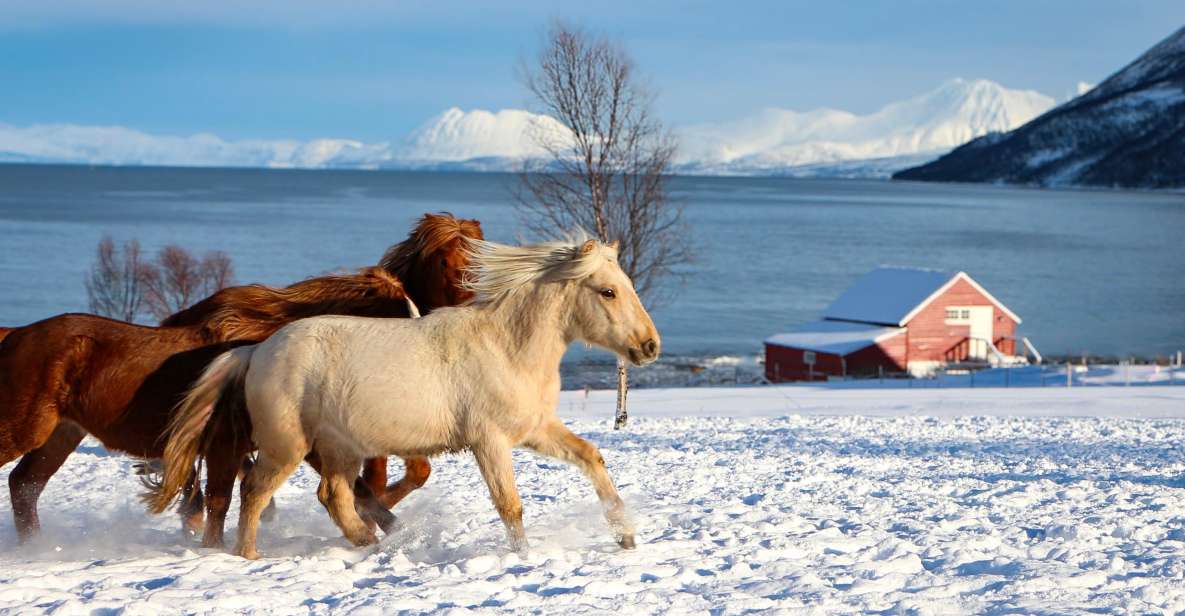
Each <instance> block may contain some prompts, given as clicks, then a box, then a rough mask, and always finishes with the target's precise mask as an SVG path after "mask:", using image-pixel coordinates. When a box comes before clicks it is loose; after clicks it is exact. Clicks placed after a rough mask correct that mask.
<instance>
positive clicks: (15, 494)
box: [8, 421, 86, 542]
mask: <svg viewBox="0 0 1185 616" xmlns="http://www.w3.org/2000/svg"><path fill="white" fill-rule="evenodd" d="M85 437H86V430H84V429H82V426H79V425H78V424H76V423H74V422H72V421H62V422H60V423H59V424H58V426H57V428H55V429H54V431H53V434H51V435H50V437H49V440H47V441H46V442H45V444H44V445H42V446H41V447H38V448H37V449H34V450H33V451H30V452H29V453H27V454H25V456H24V457H23V458H21V461H20V462H19V463H17V465H16V468H14V469H12V473H10V474H9V475H8V493H9V495H10V496H11V498H12V516H13V518H14V520H15V522H16V532H17V536H18V537H19V539H20V541H21V542H25V541H28V540H29V539H31V538H32V537H33V536H34V535H35V534H37V532H38V531H39V530H40V529H41V522H40V520H39V519H38V516H37V499H38V498H39V497H40V496H41V491H42V490H44V489H45V484H46V483H48V482H49V479H50V477H53V475H54V473H56V472H58V469H59V468H61V467H62V464H64V463H65V462H66V458H68V457H70V454H71V453H73V452H74V449H75V448H76V447H78V444H79V443H81V442H82V439H83V438H85Z"/></svg>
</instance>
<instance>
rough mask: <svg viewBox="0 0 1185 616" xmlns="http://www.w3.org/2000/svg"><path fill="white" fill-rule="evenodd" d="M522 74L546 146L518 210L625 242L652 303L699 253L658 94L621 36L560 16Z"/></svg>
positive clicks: (523, 179) (533, 227)
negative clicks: (673, 193)
mask: <svg viewBox="0 0 1185 616" xmlns="http://www.w3.org/2000/svg"><path fill="white" fill-rule="evenodd" d="M522 79H523V82H524V84H525V85H526V87H527V89H528V90H530V92H531V94H532V95H533V96H534V98H535V100H536V102H537V103H538V105H539V107H540V108H539V109H538V111H539V112H540V113H541V114H542V115H544V116H546V117H547V118H548V119H547V120H543V121H540V122H538V123H536V124H535V125H534V126H533V129H532V135H531V136H532V139H533V140H534V141H535V142H536V144H538V145H539V146H540V147H541V148H542V149H543V150H545V151H546V152H547V154H548V156H547V160H546V161H537V162H534V163H529V164H528V165H527V167H526V168H524V170H523V173H522V174H521V175H520V182H519V190H518V191H517V193H516V197H517V200H518V202H519V212H520V217H521V219H522V221H523V224H524V226H525V227H526V228H527V229H528V230H529V231H530V232H532V233H534V234H535V235H540V236H544V237H547V236H553V235H555V234H556V233H557V232H562V231H563V230H570V229H574V228H583V229H585V230H587V231H589V232H592V233H595V234H596V236H597V237H598V238H599V239H600V240H601V241H604V242H612V241H617V242H619V243H620V248H619V258H620V262H621V266H622V269H623V270H624V271H625V273H626V274H628V275H629V276H630V278H632V279H633V281H634V285H635V287H636V288H637V290H638V294H639V296H641V297H642V300H643V301H644V302H645V303H647V304H648V305H650V306H651V307H653V305H654V304H655V303H656V302H657V301H659V300H660V299H665V298H666V294H667V293H669V292H670V291H671V290H672V287H671V286H670V285H664V284H663V282H664V281H666V280H668V279H669V278H671V277H672V275H675V274H676V268H677V267H678V266H679V265H682V264H686V263H688V262H689V261H690V260H691V257H692V255H691V252H690V248H689V247H690V242H689V241H687V233H686V226H685V224H684V221H683V209H682V206H681V205H680V204H678V203H675V202H673V201H672V200H671V199H670V196H669V194H668V191H667V185H666V182H667V172H668V171H669V169H670V166H671V159H672V158H673V156H674V154H675V148H676V142H675V139H674V137H673V136H672V135H671V133H670V132H669V131H667V130H666V129H665V128H663V125H662V123H661V122H659V121H658V120H657V119H655V118H654V117H653V115H652V113H651V105H652V103H653V100H654V96H653V94H652V93H651V91H650V90H649V89H648V88H646V87H645V86H644V85H643V84H642V83H640V81H639V78H638V77H637V75H636V74H635V67H634V63H633V60H631V58H630V57H629V55H628V54H627V53H626V51H625V50H624V49H623V48H622V47H621V46H620V45H619V44H617V43H614V42H612V41H610V40H608V39H605V38H603V37H599V36H593V35H591V34H589V33H588V32H586V31H584V30H581V29H578V28H574V27H571V26H569V25H567V24H564V23H562V22H555V23H553V24H552V27H551V29H550V31H549V32H548V35H547V39H546V42H545V44H544V47H543V49H542V51H541V52H540V53H539V56H538V59H537V64H535V65H532V66H527V65H525V64H524V66H523V69H522ZM617 375H618V402H617V418H616V421H615V422H614V427H615V428H621V427H622V426H624V425H625V422H626V419H627V414H626V404H625V396H626V391H627V387H628V380H627V373H626V366H625V364H624V363H623V362H621V361H618V368H617Z"/></svg>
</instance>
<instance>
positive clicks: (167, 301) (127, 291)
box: [86, 236, 234, 323]
mask: <svg viewBox="0 0 1185 616" xmlns="http://www.w3.org/2000/svg"><path fill="white" fill-rule="evenodd" d="M232 284H234V267H233V266H232V265H231V261H230V257H228V256H227V255H226V253H223V252H210V253H207V254H206V256H205V257H203V258H202V259H201V260H200V261H199V260H198V259H195V258H194V257H193V256H192V255H190V254H189V252H188V251H186V250H185V249H184V248H181V247H179V246H166V247H165V248H164V249H162V250H161V251H160V254H158V255H157V260H156V262H155V263H153V262H151V261H146V260H145V259H144V257H143V253H142V252H141V251H140V242H138V241H136V240H130V241H127V242H124V244H123V247H122V248H120V249H116V247H115V242H114V241H113V240H112V239H111V238H110V237H108V236H104V237H103V239H102V240H101V241H100V242H99V248H98V253H97V258H96V259H95V263H94V265H92V266H91V271H90V275H89V276H88V277H87V279H86V295H87V298H88V299H89V303H90V310H91V312H93V313H95V314H100V315H103V316H107V317H111V318H114V319H120V320H123V321H127V322H129V323H134V322H136V321H137V320H138V318H139V317H141V316H145V313H147V315H148V316H151V317H152V318H153V319H155V320H156V321H162V320H164V318H165V317H167V316H169V315H171V314H173V313H174V312H177V311H180V310H184V309H185V308H188V307H189V306H190V305H192V304H193V303H195V302H197V301H199V300H202V299H204V298H206V297H207V296H210V295H213V294H214V293H215V292H216V291H218V290H219V289H222V288H225V287H228V286H230V285H232Z"/></svg>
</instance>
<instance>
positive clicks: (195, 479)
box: [177, 468, 206, 536]
mask: <svg viewBox="0 0 1185 616" xmlns="http://www.w3.org/2000/svg"><path fill="white" fill-rule="evenodd" d="M204 505H205V503H204V499H203V498H202V480H201V478H200V477H199V476H198V469H197V468H194V469H193V473H192V474H190V476H189V482H188V483H186V484H185V487H184V488H182V489H181V502H180V504H178V506H177V515H179V516H181V530H182V531H183V532H185V533H188V534H189V535H190V536H192V535H196V534H197V532H198V531H199V530H201V528H202V520H203V518H205V511H206V509H205V506H204Z"/></svg>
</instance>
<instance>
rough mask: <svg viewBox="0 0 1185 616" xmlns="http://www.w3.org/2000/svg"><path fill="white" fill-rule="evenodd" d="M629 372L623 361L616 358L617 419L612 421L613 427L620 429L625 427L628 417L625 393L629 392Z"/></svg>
mask: <svg viewBox="0 0 1185 616" xmlns="http://www.w3.org/2000/svg"><path fill="white" fill-rule="evenodd" d="M629 388H630V384H629V373H628V372H627V371H626V366H625V362H624V361H622V360H620V359H618V360H617V419H615V420H614V421H613V429H614V430H620V429H622V428H623V427H625V422H626V420H627V419H629V413H627V412H626V410H625V395H626V393H627V392H629Z"/></svg>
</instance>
